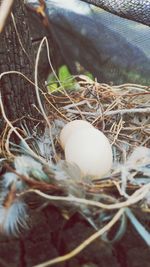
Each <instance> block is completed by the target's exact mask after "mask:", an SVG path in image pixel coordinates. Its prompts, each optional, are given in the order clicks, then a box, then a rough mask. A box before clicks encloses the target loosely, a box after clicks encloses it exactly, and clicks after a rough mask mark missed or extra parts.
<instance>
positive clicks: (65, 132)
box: [60, 120, 94, 148]
mask: <svg viewBox="0 0 150 267" xmlns="http://www.w3.org/2000/svg"><path fill="white" fill-rule="evenodd" d="M89 127H93V126H92V124H90V123H89V122H87V121H84V120H74V121H71V122H68V123H67V124H66V125H65V126H64V127H63V129H62V130H61V132H60V143H61V146H62V147H63V148H64V147H65V145H66V143H67V141H68V139H69V138H70V136H71V135H72V134H73V133H75V132H76V131H80V130H81V129H86V128H89ZM93 128H94V127H93Z"/></svg>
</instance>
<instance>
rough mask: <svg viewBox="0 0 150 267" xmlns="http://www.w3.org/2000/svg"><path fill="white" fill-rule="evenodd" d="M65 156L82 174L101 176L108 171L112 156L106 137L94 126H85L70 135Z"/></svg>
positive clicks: (94, 176)
mask: <svg viewBox="0 0 150 267" xmlns="http://www.w3.org/2000/svg"><path fill="white" fill-rule="evenodd" d="M65 158H66V161H68V162H71V163H75V164H77V165H78V166H79V167H80V169H81V171H82V173H83V175H91V176H92V177H93V178H101V177H103V176H104V175H106V174H107V173H108V172H109V171H110V169H111V166H112V159H113V156H112V149H111V145H110V143H109V141H108V139H107V137H106V136H105V135H104V134H103V133H102V132H101V131H99V130H97V129H95V128H94V127H93V128H92V127H91V128H90V127H89V128H88V127H87V128H86V129H80V130H79V131H75V133H74V134H72V135H71V136H70V138H69V139H68V142H67V143H66V146H65Z"/></svg>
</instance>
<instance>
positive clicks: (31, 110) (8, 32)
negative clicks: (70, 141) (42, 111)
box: [0, 0, 40, 132]
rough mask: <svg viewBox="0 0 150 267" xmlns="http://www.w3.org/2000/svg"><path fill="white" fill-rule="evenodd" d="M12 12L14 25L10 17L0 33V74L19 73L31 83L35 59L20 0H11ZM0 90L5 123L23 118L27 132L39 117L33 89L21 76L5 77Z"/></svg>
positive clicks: (0, 82) (11, 75)
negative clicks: (12, 1)
mask: <svg viewBox="0 0 150 267" xmlns="http://www.w3.org/2000/svg"><path fill="white" fill-rule="evenodd" d="M12 13H13V16H14V20H15V22H14V21H13V18H12V15H11V14H10V16H9V18H8V21H7V24H6V26H5V29H4V30H3V32H2V33H1V34H0V73H2V72H6V71H19V72H21V73H22V74H24V75H26V76H27V77H28V78H29V79H31V80H32V81H33V75H34V62H35V59H34V53H33V49H32V43H31V38H30V31H29V26H28V21H27V18H26V10H25V7H24V1H23V0H16V1H14V6H13V10H12ZM15 25H16V27H15ZM0 90H1V94H2V101H3V105H4V109H5V113H6V115H7V117H8V118H9V120H11V121H15V120H17V121H18V122H20V120H21V119H22V118H23V119H24V120H25V121H26V123H27V126H28V127H29V128H30V129H31V128H32V127H33V126H34V125H35V124H36V123H37V120H39V118H40V116H39V113H38V111H37V109H36V108H35V106H37V107H38V105H37V99H36V93H35V88H34V86H33V85H32V84H30V83H29V82H28V81H27V80H26V79H25V78H23V77H22V76H21V75H18V74H9V75H5V76H3V77H2V79H1V81H0ZM3 125H4V124H3V123H1V125H0V127H1V128H0V132H1V131H2V126H3Z"/></svg>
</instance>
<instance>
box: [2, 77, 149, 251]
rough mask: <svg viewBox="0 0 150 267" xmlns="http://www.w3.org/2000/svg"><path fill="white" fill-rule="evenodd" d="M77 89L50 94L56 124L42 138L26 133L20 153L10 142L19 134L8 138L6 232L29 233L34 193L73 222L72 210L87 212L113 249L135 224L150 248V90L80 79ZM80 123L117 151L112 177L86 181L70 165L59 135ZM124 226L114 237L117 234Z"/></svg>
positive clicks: (4, 143) (4, 183)
mask: <svg viewBox="0 0 150 267" xmlns="http://www.w3.org/2000/svg"><path fill="white" fill-rule="evenodd" d="M76 84H78V86H77V88H76V89H70V90H69V91H67V92H66V91H65V90H64V89H62V88H60V90H59V89H57V92H56V93H53V94H52V93H47V94H44V96H45V98H46V103H47V109H48V119H49V122H50V125H47V126H46V128H45V132H44V134H43V135H42V136H41V137H37V136H36V135H35V134H29V132H28V131H27V129H26V128H25V127H22V129H21V130H20V132H21V133H23V136H26V138H25V139H23V138H22V140H21V143H20V145H19V146H18V145H14V144H11V143H10V142H9V137H10V135H11V132H12V131H13V130H12V129H11V130H9V127H7V129H6V131H4V134H3V137H2V143H1V151H2V155H3V156H2V158H1V169H2V178H1V207H0V214H1V219H0V225H1V228H2V229H3V230H4V231H6V232H9V233H12V234H16V233H17V232H19V230H20V228H21V227H23V226H24V227H26V226H27V223H28V218H27V217H28V216H27V214H28V210H29V209H30V205H28V201H26V196H27V195H30V194H33V193H34V194H33V195H32V197H33V198H34V196H35V194H38V195H40V197H41V198H42V199H43V200H44V201H45V202H47V201H51V202H52V203H53V204H54V205H56V206H57V205H59V208H60V209H62V210H64V209H65V210H66V211H67V212H68V216H69V214H70V212H72V210H73V212H74V211H77V212H80V213H81V214H82V215H83V216H84V217H85V218H86V219H87V220H88V222H90V224H91V225H92V226H93V227H94V228H95V229H96V230H97V231H99V232H97V233H98V234H97V236H100V235H101V236H102V238H103V239H104V240H105V241H107V242H114V241H116V240H118V239H120V238H121V237H122V236H123V234H124V233H125V231H126V228H127V220H126V218H128V219H129V220H130V221H131V223H132V224H133V227H135V229H136V230H137V232H138V233H139V235H140V236H141V237H142V238H143V239H144V240H145V242H146V243H147V244H148V245H150V234H149V232H148V230H149V226H150V223H149V212H150V149H149V147H150V117H149V114H150V88H149V87H146V86H140V85H136V84H123V85H120V86H110V85H108V84H99V83H98V82H95V81H92V80H90V79H89V78H88V77H86V76H78V77H76ZM75 119H84V120H87V121H88V122H90V123H92V124H93V125H94V126H95V127H96V128H98V129H99V130H101V131H103V132H104V134H105V135H106V136H107V137H108V139H109V141H110V143H111V144H112V148H113V157H114V164H113V167H112V170H111V172H110V174H109V175H108V176H107V177H104V178H102V179H97V180H91V179H90V177H87V176H86V177H82V175H81V172H80V169H79V168H78V166H75V165H72V164H69V163H67V162H66V161H65V160H64V152H63V151H62V148H61V146H60V143H59V134H60V130H61V129H62V127H63V126H64V124H65V123H66V122H68V121H72V120H75ZM49 126H50V127H49ZM37 127H38V126H37ZM60 203H61V204H60ZM119 212H120V213H119ZM115 216H118V217H115ZM10 220H11V223H10ZM117 221H118V227H117V230H116V231H115V233H113V237H112V236H111V234H110V229H111V228H112V226H113V225H114V224H115V223H116V222H117ZM105 228H106V229H105ZM99 229H101V230H99ZM109 234H110V236H111V238H110V236H109ZM95 238H96V237H95ZM89 242H90V241H89ZM82 249H83V248H82Z"/></svg>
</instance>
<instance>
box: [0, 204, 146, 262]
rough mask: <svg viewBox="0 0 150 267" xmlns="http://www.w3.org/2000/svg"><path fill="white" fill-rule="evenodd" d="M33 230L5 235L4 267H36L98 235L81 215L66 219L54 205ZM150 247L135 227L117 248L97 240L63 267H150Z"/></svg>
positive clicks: (39, 214) (39, 216) (42, 213)
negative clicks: (19, 234) (91, 236)
mask: <svg viewBox="0 0 150 267" xmlns="http://www.w3.org/2000/svg"><path fill="white" fill-rule="evenodd" d="M32 217H34V219H33V221H32V227H31V228H30V230H28V231H26V232H25V233H24V234H21V236H20V237H18V238H14V237H9V238H8V237H6V236H4V235H1V237H0V240H1V246H0V267H6V266H8V267H32V266H34V265H36V264H39V263H42V262H44V261H47V260H49V259H52V258H54V257H57V256H59V255H63V254H65V253H67V252H69V251H71V250H72V249H73V248H75V247H76V246H77V245H79V244H80V243H81V242H82V241H83V240H85V239H86V238H87V237H89V236H90V235H91V234H92V233H94V230H93V228H92V227H91V226H90V225H89V224H88V223H87V222H86V221H85V220H84V219H83V218H82V217H81V216H80V215H78V214H74V215H73V216H72V218H70V219H69V220H65V219H64V218H63V216H62V215H61V213H60V211H59V210H58V209H57V208H55V207H52V206H48V207H46V208H45V209H44V210H42V211H40V212H36V213H35V212H34V216H32ZM149 263H150V253H149V248H148V247H147V246H146V245H145V243H144V241H143V240H142V239H141V238H140V237H139V235H138V234H137V233H136V232H135V230H134V229H133V227H132V226H131V225H128V229H127V232H126V234H125V236H124V237H123V238H122V240H121V241H120V242H118V243H116V244H115V245H111V244H107V243H105V242H103V241H101V239H100V238H99V239H97V240H96V241H95V242H93V243H92V244H91V245H89V246H88V247H87V248H86V249H85V250H84V251H82V252H81V253H79V254H78V255H77V256H76V257H75V258H72V259H71V260H69V261H67V262H65V263H60V264H57V265H55V266H58V267H59V266H60V267H79V266H80V267H98V266H100V267H110V266H111V267H143V266H144V267H149V266H150V265H149Z"/></svg>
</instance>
